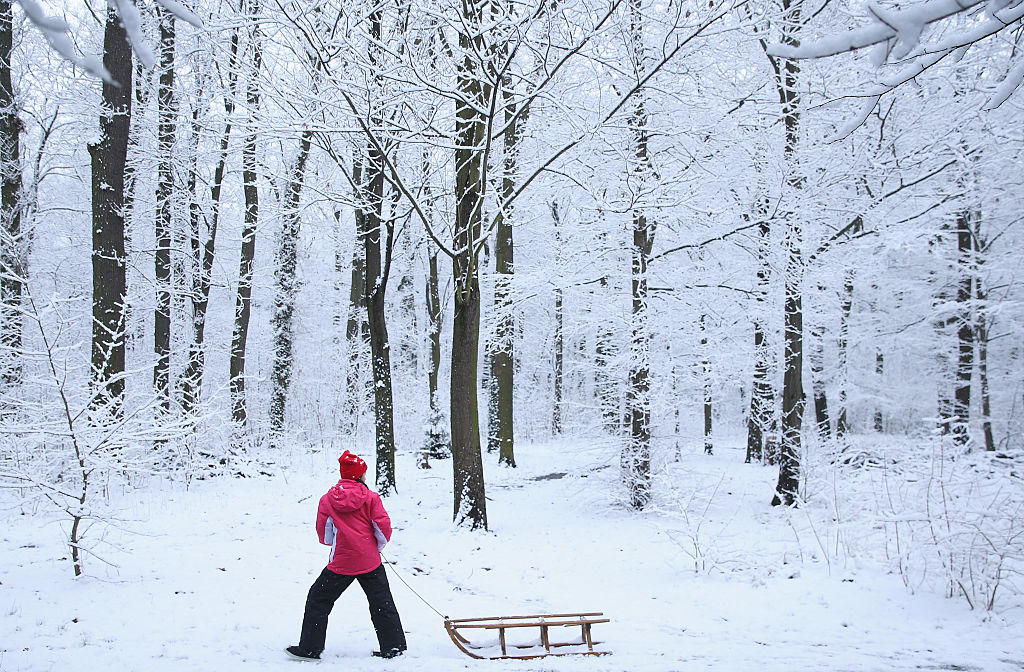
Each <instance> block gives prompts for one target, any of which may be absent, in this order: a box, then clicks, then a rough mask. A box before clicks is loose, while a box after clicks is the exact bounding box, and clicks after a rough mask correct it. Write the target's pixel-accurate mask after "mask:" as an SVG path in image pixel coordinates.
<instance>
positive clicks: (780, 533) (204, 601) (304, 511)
mask: <svg viewBox="0 0 1024 672" xmlns="http://www.w3.org/2000/svg"><path fill="white" fill-rule="evenodd" d="M609 451H610V448H609V446H607V445H602V444H601V443H600V442H597V443H594V444H592V445H571V446H558V445H554V444H550V445H539V446H526V447H521V448H519V449H518V459H519V462H520V468H519V469H516V470H507V469H499V468H498V467H497V466H491V465H488V467H487V469H488V474H487V475H488V500H489V501H488V513H489V517H490V520H491V527H492V529H491V531H490V532H488V533H472V532H468V531H465V530H461V529H455V528H453V526H452V525H451V523H450V520H449V519H450V506H451V503H450V487H451V485H450V483H451V473H450V463H448V462H439V463H437V464H436V465H435V468H434V469H433V470H431V471H429V472H417V471H416V470H415V469H414V468H413V466H412V457H411V456H408V455H406V456H400V458H401V459H400V464H399V479H400V480H399V485H400V488H401V490H400V492H399V493H398V494H397V495H395V496H392V497H390V498H388V499H387V500H386V502H385V505H386V506H387V508H388V510H389V512H390V513H391V516H392V519H393V521H394V523H395V528H396V531H395V537H394V541H393V543H392V544H391V545H389V546H388V548H387V549H386V550H385V554H386V556H387V557H388V558H389V559H390V560H391V561H392V562H393V563H395V568H397V572H398V574H396V571H395V569H391V570H390V574H389V575H390V577H391V584H392V590H393V592H394V594H395V598H396V601H397V602H398V606H399V611H400V612H401V615H402V618H403V622H404V624H405V628H406V630H407V631H408V633H409V634H408V638H409V645H410V651H409V653H408V654H407V656H405V657H404V658H401V659H397V660H393V661H381V660H379V659H373V658H370V657H369V652H370V651H371V650H373V649H374V648H376V640H375V638H374V636H373V632H372V629H371V627H370V623H369V618H368V615H367V613H366V603H365V599H364V598H363V596H362V594H361V592H360V591H359V589H358V587H356V586H353V588H352V589H350V591H349V592H347V593H346V594H345V595H344V596H343V597H342V598H341V600H339V602H338V605H337V606H336V607H335V611H334V614H333V615H332V618H331V628H330V630H329V633H328V642H327V647H328V648H327V651H325V653H324V658H325V664H326V665H335V666H339V668H340V666H344V668H343V669H345V670H348V671H352V670H357V671H358V670H399V669H402V670H415V671H416V672H451V671H452V670H474V671H475V670H480V671H483V670H514V671H515V672H540V671H542V670H544V671H550V670H558V671H562V670H564V671H566V672H570V671H575V670H588V671H593V672H604V671H623V672H624V671H627V670H628V671H629V672H683V671H687V670H716V671H719V672H722V671H726V672H728V671H732V670H736V671H737V672H749V671H752V670H758V671H761V670H764V671H776V670H778V671H779V672H782V671H783V670H785V671H786V672H792V671H794V670H828V671H830V672H838V671H844V670H848V671H867V670H879V671H882V670H884V671H886V672H892V671H899V670H922V669H924V670H981V671H985V672H1001V671H1003V670H1007V671H1009V670H1022V669H1024V641H1021V640H1022V638H1021V637H1020V632H1021V630H1020V628H1019V625H1020V623H1019V615H1017V614H1014V613H1012V612H1011V613H1008V614H1004V615H1002V616H998V617H996V618H994V619H992V620H991V621H989V622H985V621H983V620H982V618H981V616H980V615H979V614H976V613H972V612H970V611H969V610H968V609H967V607H966V605H965V604H964V602H963V601H962V600H947V599H943V598H942V597H940V596H936V595H933V594H928V593H926V592H924V591H919V592H917V594H910V593H909V592H908V591H907V590H906V589H905V588H904V586H903V584H902V583H901V581H900V580H899V578H898V577H896V576H892V575H888V574H886V573H884V572H883V571H881V569H880V568H879V566H878V564H877V563H876V562H874V561H872V560H871V559H870V558H865V557H861V558H851V557H848V555H843V554H839V553H837V554H836V555H835V556H834V557H827V556H828V548H829V542H827V541H826V542H825V543H820V544H819V543H818V542H817V541H816V540H815V539H813V536H814V534H815V533H816V532H817V531H818V530H816V529H810V528H808V527H806V526H804V523H802V522H801V521H802V520H804V519H806V520H807V521H810V516H807V515H805V516H804V517H803V518H801V516H800V514H797V513H794V512H787V511H780V510H772V509H770V508H769V507H767V506H765V503H766V499H767V498H768V495H769V493H770V492H771V484H772V482H773V480H774V477H775V473H774V470H772V469H769V468H766V467H761V466H756V465H744V464H742V458H743V455H742V452H741V451H739V450H728V449H726V450H720V453H721V454H720V455H716V456H714V457H706V456H703V455H700V454H697V453H694V454H692V455H687V456H685V457H684V459H683V460H682V461H681V462H680V463H679V464H676V465H671V466H670V468H669V474H670V478H667V479H666V480H664V481H659V483H658V487H659V496H658V500H657V502H656V507H655V508H656V510H655V511H653V512H648V513H645V514H634V513H632V512H630V511H628V510H626V509H625V508H624V507H623V506H621V504H620V503H618V502H616V501H615V498H616V497H621V493H620V492H619V491H618V488H617V486H616V485H615V480H616V478H617V473H616V469H615V468H614V466H613V465H614V464H615V463H616V462H617V460H616V459H615V458H614V457H609V455H611V454H612V453H610V452H609ZM293 457H294V459H292V460H291V468H290V470H289V471H288V472H287V473H285V474H283V475H281V476H279V477H275V478H268V479H262V480H255V479H221V480H215V481H206V482H198V483H195V484H193V486H192V488H191V489H190V490H188V491H185V490H184V489H183V488H181V487H174V488H172V487H171V486H159V487H160V488H162V491H161V492H149V493H147V494H144V495H142V496H137V495H135V496H132V497H130V498H129V497H121V498H120V499H121V500H123V503H122V504H121V509H120V515H121V517H122V518H123V519H124V520H125V522H124V528H125V530H124V531H118V530H114V531H110V532H109V533H107V535H106V539H105V543H104V544H101V545H99V546H97V547H96V550H97V552H98V553H99V554H100V555H103V556H104V557H105V558H106V559H107V560H109V561H110V562H113V563H115V564H116V565H117V568H116V569H115V568H112V567H108V566H105V565H103V564H101V563H100V562H98V561H96V560H94V559H91V560H90V561H89V563H88V565H87V570H88V575H87V576H86V577H84V578H82V579H79V580H75V579H74V578H73V576H72V573H71V567H70V564H69V562H68V561H67V560H66V559H65V560H58V559H59V558H63V557H65V552H64V550H63V546H62V543H63V532H62V530H61V527H60V524H59V522H58V521H57V520H56V519H50V520H51V522H49V523H47V524H43V525H42V526H40V524H39V521H40V517H30V516H18V515H13V514H12V515H10V516H9V517H7V520H6V525H4V526H3V528H2V531H0V672H16V671H28V670H58V669H59V670H67V669H78V670H128V671H133V670H146V671H153V672H159V671H163V670H175V671H182V670H216V671H218V672H235V671H237V672H242V671H245V672H253V671H254V670H279V669H280V670H295V669H297V667H296V666H299V665H302V663H298V662H294V661H291V660H288V659H287V658H285V656H284V654H283V652H282V649H283V648H284V647H285V646H287V645H289V644H293V643H295V642H296V641H297V637H298V629H299V622H300V619H301V614H302V605H303V601H304V599H305V593H306V590H307V588H308V586H309V584H310V583H311V582H312V580H313V578H314V577H315V576H316V575H317V574H318V573H319V572H320V570H321V569H322V567H323V565H324V563H325V560H326V547H321V546H319V545H318V544H317V543H316V538H315V531H314V530H313V527H312V522H313V520H312V519H313V514H314V512H315V507H316V501H317V499H318V498H319V495H320V494H321V493H322V491H324V490H326V488H327V487H329V486H330V485H331V484H332V483H333V482H334V477H333V466H332V463H333V461H334V458H333V457H332V456H299V455H296V456H293ZM489 458H490V456H486V457H485V460H487V461H488V462H490V461H491V460H490V459H489ZM314 473H317V474H318V475H316V476H310V475H309V474H314ZM668 483H674V488H675V489H674V490H673V489H672V488H669V487H668V485H667V484H668ZM822 533H824V531H822ZM96 535H98V533H97V532H94V535H93V536H92V537H91V539H92V541H93V542H95V541H97V538H96ZM840 556H842V557H840ZM695 565H696V566H697V567H698V568H702V569H701V571H695ZM399 577H401V578H403V579H405V581H407V582H408V583H409V585H410V586H412V588H414V589H415V590H416V591H417V592H418V593H420V594H421V595H422V596H423V597H424V598H425V599H426V600H427V601H429V602H430V603H431V604H433V605H434V606H435V607H436V608H437V609H439V610H440V611H441V612H443V613H445V614H448V615H451V616H452V617H474V616H493V615H516V614H529V613H543V612H549V611H550V612H556V611H590V610H594V611H604V612H605V613H606V615H608V616H609V617H610V618H611V619H612V621H611V623H608V624H603V625H598V626H595V629H594V634H595V637H596V638H597V639H598V640H600V641H602V642H604V643H605V644H604V645H603V647H602V648H606V649H608V650H611V651H613V652H614V653H613V655H611V656H605V657H599V658H594V657H567V658H548V659H544V660H536V661H526V662H522V661H474V660H471V659H469V658H467V657H465V656H464V655H463V654H462V653H461V652H459V651H458V650H457V649H456V648H455V647H454V646H453V645H452V643H451V642H450V641H449V640H448V637H447V635H446V634H445V632H444V629H443V625H442V623H441V619H440V618H439V617H438V616H437V615H436V614H435V613H434V612H433V611H431V609H430V608H428V607H427V606H426V605H425V604H424V603H423V602H421V601H420V599H419V598H417V597H416V595H414V594H413V593H412V592H410V590H409V588H407V587H406V585H403V583H402V581H401V580H400V579H399Z"/></svg>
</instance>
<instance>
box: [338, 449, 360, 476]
mask: <svg viewBox="0 0 1024 672" xmlns="http://www.w3.org/2000/svg"><path fill="white" fill-rule="evenodd" d="M338 464H339V465H341V477H342V478H351V479H352V480H357V479H359V478H360V477H361V476H362V475H363V474H365V473H366V462H363V460H362V459H360V458H359V456H358V455H353V454H352V453H350V452H348V451H347V450H346V451H345V452H344V453H342V455H341V457H339V458H338Z"/></svg>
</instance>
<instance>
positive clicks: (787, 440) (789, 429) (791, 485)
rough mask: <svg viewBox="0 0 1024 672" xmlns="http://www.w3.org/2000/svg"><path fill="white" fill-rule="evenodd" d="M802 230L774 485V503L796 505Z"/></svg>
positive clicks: (793, 237)
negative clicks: (777, 469)
mask: <svg viewBox="0 0 1024 672" xmlns="http://www.w3.org/2000/svg"><path fill="white" fill-rule="evenodd" d="M799 234H800V230H799V226H798V225H796V224H794V223H791V224H790V238H789V241H788V244H789V254H788V257H789V260H788V261H787V263H786V282H785V291H786V300H785V338H786V351H785V352H786V359H785V362H786V368H785V374H784V375H783V381H782V443H781V445H780V446H779V482H778V485H777V486H776V488H775V497H774V498H773V500H772V505H773V506H776V505H778V504H785V505H786V506H793V505H794V504H796V502H797V497H798V495H799V489H800V452H801V427H802V425H803V406H804V390H803V305H802V304H803V300H802V295H801V291H800V281H801V279H802V272H801V271H802V266H803V260H802V259H801V254H800V238H799V237H798V236H799Z"/></svg>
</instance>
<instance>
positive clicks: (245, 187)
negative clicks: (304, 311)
mask: <svg viewBox="0 0 1024 672" xmlns="http://www.w3.org/2000/svg"><path fill="white" fill-rule="evenodd" d="M259 10H260V5H259V0H250V2H249V7H248V11H247V15H248V16H250V17H256V16H258V14H259ZM251 46H252V67H251V70H250V72H249V81H248V82H247V83H246V95H245V98H246V107H247V108H248V113H249V121H248V124H249V127H248V129H247V132H246V136H245V140H244V142H243V143H242V192H243V195H244V198H245V216H244V218H243V224H242V253H241V256H240V258H239V262H238V295H237V297H236V299H235V328H234V331H233V332H232V335H231V362H230V387H231V417H232V419H233V420H234V421H235V422H236V423H238V424H239V425H245V423H246V419H247V413H246V403H245V355H246V344H247V343H248V340H249V315H250V311H251V309H252V276H253V262H254V259H255V257H256V231H257V228H256V227H257V225H258V224H259V214H260V198H259V187H258V184H257V174H256V142H257V130H256V118H257V115H258V113H259V109H260V85H259V77H260V70H261V69H262V65H263V46H262V44H261V37H260V29H259V24H258V23H255V22H254V23H253V27H252V44H251Z"/></svg>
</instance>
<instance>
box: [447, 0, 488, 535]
mask: <svg viewBox="0 0 1024 672" xmlns="http://www.w3.org/2000/svg"><path fill="white" fill-rule="evenodd" d="M482 13H483V3H482V2H479V1H475V0H468V1H467V2H466V3H463V14H464V18H465V19H466V24H467V25H468V26H478V25H480V23H481V21H482V16H481V15H482ZM473 41H474V38H473V37H472V36H470V35H467V34H466V33H465V32H462V33H460V35H459V46H460V48H461V49H463V53H465V57H464V60H463V61H462V63H460V66H459V71H458V73H457V82H456V84H457V87H458V90H459V93H460V97H459V99H457V100H456V103H455V116H456V120H455V141H456V147H455V230H454V245H453V247H454V252H455V254H454V256H453V257H452V278H453V285H454V293H455V301H454V308H455V313H454V316H453V320H452V372H451V423H452V469H453V472H454V474H453V476H454V478H453V485H454V519H455V521H456V522H457V523H458V524H460V525H466V526H468V527H470V528H471V529H487V499H486V491H485V486H484V473H483V460H482V456H481V454H480V451H481V447H480V415H479V409H478V404H477V374H478V373H479V371H478V350H479V346H480V282H479V269H478V263H479V257H478V255H479V253H478V250H477V242H478V240H479V238H480V235H481V221H482V216H483V208H484V195H485V193H484V192H485V189H486V184H485V182H484V179H483V170H484V162H485V160H486V157H485V152H484V149H483V146H484V134H485V128H486V120H485V118H484V115H483V112H482V110H485V109H487V106H486V104H485V101H486V100H487V93H488V92H487V90H486V84H485V82H484V80H483V79H482V77H483V73H480V72H478V67H477V64H476V62H475V61H474V60H473V58H474V57H473V48H474V44H473Z"/></svg>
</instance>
